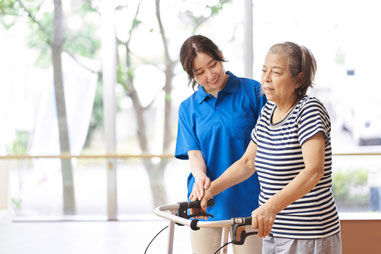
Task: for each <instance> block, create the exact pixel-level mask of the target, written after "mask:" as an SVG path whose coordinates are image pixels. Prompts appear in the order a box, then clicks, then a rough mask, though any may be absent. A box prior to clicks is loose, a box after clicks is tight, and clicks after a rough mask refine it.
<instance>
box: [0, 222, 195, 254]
mask: <svg viewBox="0 0 381 254" xmlns="http://www.w3.org/2000/svg"><path fill="white" fill-rule="evenodd" d="M167 225H168V222H167V221H166V220H164V219H148V220H141V221H139V220H136V221H115V222H106V221H92V222H89V221H86V222H79V221H76V222H73V221H71V222H46V221H45V222H41V221H40V222H12V223H8V224H0V253H1V254H23V253H28V254H37V253H38V254H69V253H70V254H86V253H91V254H106V253H107V254H109V253H110V254H122V253H123V254H135V253H138V254H140V253H145V250H146V248H147V245H148V244H149V242H150V241H151V239H152V238H153V237H154V236H155V235H156V234H157V233H158V232H159V231H160V230H161V229H162V228H164V227H165V226H167ZM187 230H188V228H185V227H180V226H176V227H175V241H174V247H173V248H174V249H173V253H184V254H186V253H191V251H190V243H189V237H188V232H187ZM167 239H168V229H166V230H164V231H163V232H162V233H161V234H159V235H158V236H157V238H156V239H155V240H154V241H153V242H152V244H151V245H150V247H149V249H148V250H147V252H146V253H147V254H156V253H157V254H161V253H167Z"/></svg>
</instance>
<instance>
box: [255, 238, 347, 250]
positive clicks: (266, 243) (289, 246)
mask: <svg viewBox="0 0 381 254" xmlns="http://www.w3.org/2000/svg"><path fill="white" fill-rule="evenodd" d="M262 253H263V254H342V248H341V236H340V233H337V234H335V235H332V236H329V237H327V238H320V239H311V240H299V239H289V238H281V237H274V236H271V235H270V236H266V237H265V238H264V239H263V245H262Z"/></svg>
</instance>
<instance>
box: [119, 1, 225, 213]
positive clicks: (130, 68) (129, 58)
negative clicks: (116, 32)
mask: <svg viewBox="0 0 381 254" xmlns="http://www.w3.org/2000/svg"><path fill="white" fill-rule="evenodd" d="M141 2H142V1H140V2H139V4H138V6H137V8H136V11H135V15H134V18H133V20H132V22H131V27H130V28H129V30H128V31H129V32H128V39H127V40H126V41H123V40H121V39H119V38H117V42H118V45H119V46H120V48H122V47H123V48H124V52H125V54H124V57H125V61H123V60H120V61H118V68H117V69H118V83H120V84H121V85H122V86H123V88H124V90H125V92H126V95H127V96H128V97H129V98H130V99H131V100H132V104H133V107H134V111H135V116H136V120H137V124H138V128H137V137H138V141H139V146H140V149H141V151H142V153H143V154H149V153H150V145H149V140H148V137H147V136H148V133H147V127H146V126H147V123H146V119H145V117H144V115H145V114H146V112H147V110H148V109H149V108H150V107H151V106H152V104H153V102H154V100H155V99H157V98H154V99H153V100H152V102H151V103H149V104H148V105H147V106H143V104H142V103H141V99H140V98H139V95H138V93H137V90H136V85H135V82H134V78H135V75H134V70H135V68H136V65H137V64H142V63H143V64H144V63H146V64H150V65H156V67H157V68H160V66H159V65H160V64H157V63H155V62H153V61H152V60H147V59H141V58H139V57H136V54H134V52H133V50H132V49H131V47H130V44H131V41H132V40H133V39H134V32H135V31H136V30H137V29H138V28H139V25H141V24H142V23H143V22H144V21H142V20H140V19H138V17H139V10H140V3H141ZM227 2H230V1H229V0H220V1H219V2H218V3H217V4H216V5H213V6H208V5H206V6H205V8H206V9H208V8H209V9H210V10H211V11H210V14H209V16H202V15H195V14H194V13H192V12H191V11H186V12H184V13H179V16H182V17H186V22H187V23H188V24H189V23H190V24H191V25H190V28H191V29H190V34H194V33H195V32H196V31H197V29H198V28H199V27H201V26H202V24H204V23H205V22H206V21H208V20H209V19H210V18H211V17H213V16H215V15H218V13H219V12H220V11H221V10H222V9H223V6H224V4H226V3H227ZM118 10H123V7H119V8H118ZM155 15H156V20H157V25H158V33H159V35H160V38H161V42H162V46H163V60H162V61H161V62H160V63H161V64H162V63H164V66H165V67H164V69H163V70H162V71H163V72H164V75H165V80H164V84H162V90H163V91H164V93H165V96H164V98H163V99H164V105H165V106H164V126H163V130H164V133H162V134H161V135H162V138H163V142H162V144H163V145H162V152H163V153H169V152H170V151H169V148H170V144H171V141H172V140H173V137H172V132H173V131H172V126H171V118H172V115H171V107H172V99H171V98H172V88H173V78H174V76H175V73H174V68H175V66H176V63H178V59H172V58H171V56H170V53H169V43H170V41H171V39H170V38H169V37H168V35H167V33H166V30H165V24H163V21H162V10H161V0H155ZM184 26H185V25H184ZM151 31H153V29H151ZM122 56H123V54H121V53H120V54H119V57H122ZM133 56H135V57H133ZM143 164H144V166H145V168H146V171H147V173H148V176H149V179H150V185H151V191H152V195H153V200H154V206H155V207H156V206H158V205H161V204H165V203H167V196H166V192H165V188H164V186H165V185H164V172H165V168H166V166H167V164H168V159H160V161H159V162H154V161H153V160H150V159H144V160H143Z"/></svg>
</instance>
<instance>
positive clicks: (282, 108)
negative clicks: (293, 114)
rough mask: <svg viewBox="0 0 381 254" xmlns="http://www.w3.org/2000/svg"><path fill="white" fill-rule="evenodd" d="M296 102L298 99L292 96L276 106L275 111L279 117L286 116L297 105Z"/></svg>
mask: <svg viewBox="0 0 381 254" xmlns="http://www.w3.org/2000/svg"><path fill="white" fill-rule="evenodd" d="M298 101H299V99H298V97H297V96H293V98H292V99H291V100H287V101H286V102H284V103H279V104H277V110H278V112H279V113H280V114H281V115H286V114H287V113H288V112H289V111H290V110H291V109H292V108H293V107H294V106H295V105H296V103H298Z"/></svg>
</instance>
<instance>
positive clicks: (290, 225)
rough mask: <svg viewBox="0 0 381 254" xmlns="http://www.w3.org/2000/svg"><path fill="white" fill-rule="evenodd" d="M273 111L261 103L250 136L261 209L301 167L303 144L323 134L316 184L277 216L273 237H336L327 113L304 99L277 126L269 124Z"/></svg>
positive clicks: (271, 105) (313, 100)
mask: <svg viewBox="0 0 381 254" xmlns="http://www.w3.org/2000/svg"><path fill="white" fill-rule="evenodd" d="M275 109H276V105H275V104H274V103H273V102H270V101H268V102H267V103H266V104H265V106H264V107H263V108H262V112H261V115H260V117H259V119H258V122H257V125H256V127H255V128H254V129H253V131H252V134H251V138H252V140H253V142H254V143H255V144H257V154H256V158H255V168H256V171H257V172H258V179H259V182H260V195H259V205H262V204H264V203H265V202H266V201H267V200H268V199H269V198H271V197H272V196H273V195H275V194H276V193H278V192H279V191H281V190H282V189H283V188H284V187H285V186H286V185H287V184H288V183H289V182H290V181H292V180H293V179H294V178H295V177H296V176H297V175H298V174H299V173H300V172H301V171H302V170H303V169H304V168H305V165H304V161H303V156H302V145H303V143H304V142H305V141H306V140H308V139H309V138H311V137H313V136H314V135H315V134H317V133H318V132H323V133H324V134H325V158H324V161H325V162H324V176H323V177H322V178H321V179H320V181H319V182H318V184H317V185H316V186H315V187H314V188H313V189H312V190H311V191H310V192H309V193H307V194H306V195H304V196H303V197H302V198H300V199H298V200H296V201H295V202H293V203H292V204H290V205H289V206H287V207H286V208H285V209H284V210H282V211H281V212H280V213H279V214H277V216H276V219H275V222H274V225H273V227H272V230H271V233H272V234H273V235H274V236H276V237H285V238H293V239H316V238H325V237H328V236H331V235H334V234H336V233H338V232H340V222H339V217H338V213H337V209H336V205H335V201H334V197H333V194H332V190H331V186H332V177H331V174H332V171H331V170H332V167H331V165H332V150H331V138H330V133H331V122H330V118H329V116H328V113H327V110H326V109H325V107H324V106H323V104H322V103H321V102H320V101H319V100H318V99H316V98H314V97H309V96H305V97H303V98H302V99H301V100H300V101H299V102H298V103H297V104H296V105H295V106H294V108H293V109H292V110H291V111H290V112H289V113H288V114H287V116H286V117H285V118H284V119H283V120H282V121H281V122H279V123H276V124H272V123H271V119H272V115H273V113H274V110H275Z"/></svg>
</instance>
